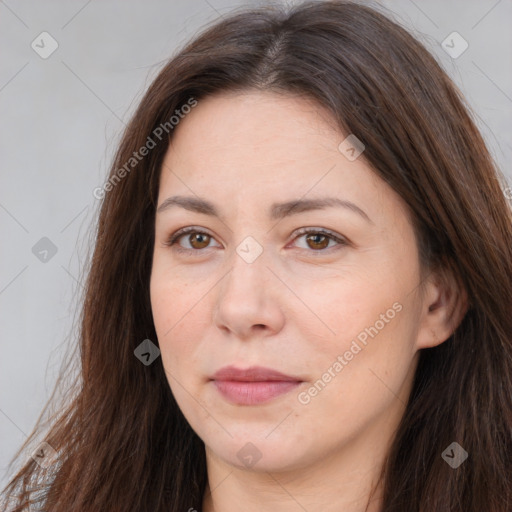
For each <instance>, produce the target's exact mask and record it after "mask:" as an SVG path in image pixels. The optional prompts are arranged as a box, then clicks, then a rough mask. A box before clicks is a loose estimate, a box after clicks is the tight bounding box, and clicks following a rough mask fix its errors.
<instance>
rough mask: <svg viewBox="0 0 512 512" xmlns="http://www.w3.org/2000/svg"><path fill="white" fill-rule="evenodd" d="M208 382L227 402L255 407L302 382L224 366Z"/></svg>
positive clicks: (273, 373) (262, 370)
mask: <svg viewBox="0 0 512 512" xmlns="http://www.w3.org/2000/svg"><path fill="white" fill-rule="evenodd" d="M211 382H212V383H213V384H214V386H215V387H216V389H217V390H218V391H219V393H220V394H221V395H222V396H223V397H224V398H225V399H226V400H228V401H229V402H231V403H233V404H236V405H257V404H261V403H265V402H269V401H271V400H273V399H275V398H277V397H278V396H281V395H283V394H285V393H288V392H289V391H291V390H292V389H295V388H296V387H297V386H299V385H300V384H301V383H302V382H303V381H302V380H301V379H300V378H298V377H295V376H291V375H286V374H284V373H281V372H278V371H276V370H273V369H271V368H264V367H261V366H252V367H250V368H247V369H240V368H235V367H234V366H226V367H224V368H222V369H221V370H219V371H217V372H216V373H215V374H214V375H213V377H212V378H211Z"/></svg>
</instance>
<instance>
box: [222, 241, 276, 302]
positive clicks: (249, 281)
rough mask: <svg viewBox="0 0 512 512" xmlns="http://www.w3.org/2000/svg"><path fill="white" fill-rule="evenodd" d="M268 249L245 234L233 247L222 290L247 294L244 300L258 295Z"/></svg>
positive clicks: (263, 280) (263, 276)
mask: <svg viewBox="0 0 512 512" xmlns="http://www.w3.org/2000/svg"><path fill="white" fill-rule="evenodd" d="M267 264H268V251H265V249H264V247H263V245H262V243H260V242H258V241H257V240H256V239H255V238H254V237H252V236H246V237H245V238H244V239H243V240H242V241H241V242H240V243H239V244H238V246H236V247H235V251H234V252H233V254H232V258H231V261H230V265H231V271H230V272H229V274H228V276H227V278H226V283H224V292H228V293H233V294H235V295H238V294H242V295H247V297H245V298H246V301H251V300H254V299H255V298H257V297H259V296H260V294H261V293H262V292H263V291H264V290H263V288H264V287H263V286H262V285H263V283H264V282H265V281H266V277H267V276H266V273H268V272H269V271H268V269H267V268H266V266H267Z"/></svg>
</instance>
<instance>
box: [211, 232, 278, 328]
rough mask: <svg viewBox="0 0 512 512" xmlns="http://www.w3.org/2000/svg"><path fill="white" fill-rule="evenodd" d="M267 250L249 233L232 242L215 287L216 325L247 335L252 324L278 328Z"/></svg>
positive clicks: (276, 305)
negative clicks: (227, 267)
mask: <svg viewBox="0 0 512 512" xmlns="http://www.w3.org/2000/svg"><path fill="white" fill-rule="evenodd" d="M268 264H269V254H268V253H267V251H265V250H264V248H263V245H262V244H260V243H259V242H258V241H257V240H256V239H254V238H253V237H246V238H244V239H243V240H242V242H240V244H239V245H238V246H236V248H235V251H233V254H232V255H231V258H230V262H229V265H230V270H229V272H228V274H227V275H226V277H225V279H223V282H222V283H221V286H220V287H219V292H218V294H217V296H216V304H215V312H216V314H215V316H216V318H215V321H216V323H217V326H218V327H221V328H224V329H226V328H227V329H229V330H230V331H232V332H234V333H236V335H237V336H239V337H247V336H249V334H250V332H251V328H252V327H253V326H255V325H257V326H260V327H261V326H262V325H263V326H265V327H268V328H270V330H272V331H275V330H279V325H280V324H281V323H282V321H283V315H282V311H281V310H280V306H279V304H278V303H277V301H276V300H275V297H274V296H273V294H272V292H271V289H270V288H269V286H268V279H269V277H271V276H272V273H271V272H270V271H269V270H268V268H267V265H268Z"/></svg>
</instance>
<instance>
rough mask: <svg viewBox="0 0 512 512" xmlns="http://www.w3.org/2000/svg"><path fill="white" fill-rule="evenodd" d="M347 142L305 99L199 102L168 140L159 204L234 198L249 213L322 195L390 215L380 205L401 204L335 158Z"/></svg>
mask: <svg viewBox="0 0 512 512" xmlns="http://www.w3.org/2000/svg"><path fill="white" fill-rule="evenodd" d="M347 135H348V134H343V133H342V132H341V131H340V130H339V129H338V128H337V127H336V124H335V121H334V119H333V118H332V116H330V114H329V113H328V112H327V111H326V110H325V109H324V108H323V107H322V106H321V105H319V104H318V103H316V102H315V101H313V100H310V99H307V98H304V97H298V96H287V95H282V94H276V93H271V92H259V91H258V92H256V91H250V92H243V93H222V94H217V95H214V96H210V97H207V98H205V99H201V100H198V105H197V106H196V107H195V108H194V109H193V110H192V111H191V112H190V113H189V114H187V115H186V116H184V117H183V119H181V120H180V122H179V124H178V126H177V127H176V128H175V131H174V132H173V138H172V140H171V143H170V145H169V149H168V151H167V154H166V156H165V159H164V163H163V166H162V173H161V182H160V200H159V203H161V202H162V198H164V197H167V196H169V195H172V194H187V195H190V194H191V193H192V195H198V196H201V197H212V195H213V196H214V199H216V200H217V199H218V201H219V202H220V203H223V202H226V201H231V200H232V198H233V197H235V196H236V197H237V198H238V200H239V201H241V204H246V205H249V204H251V203H252V202H258V203H259V204H262V203H271V202H275V201H286V200H290V199H293V198H295V199H298V198H299V197H304V196H306V197H308V198H314V197H315V196H317V197H318V196H325V195H327V193H328V195H330V196H332V195H335V196H339V197H341V198H344V199H349V200H351V201H354V202H358V201H359V202H363V203H365V204H367V205H368V207H369V208H370V209H373V211H374V215H378V214H379V210H382V209H385V208H388V209H389V206H392V207H393V204H391V205H389V204H387V205H386V204H384V203H386V201H387V202H388V203H389V202H390V201H391V203H392V202H393V201H395V202H397V201H398V202H399V201H400V199H399V197H398V196H397V195H396V194H394V192H393V191H392V189H390V188H389V187H388V186H387V184H385V182H383V181H382V180H381V179H380V178H379V177H378V176H377V175H376V174H375V172H374V171H373V170H372V169H371V167H370V166H369V165H368V163H367V162H366V161H365V160H364V159H363V158H362V157H359V158H357V159H356V160H353V161H351V160H349V159H347V158H346V157H345V156H344V155H343V154H342V153H341V152H340V150H339V145H340V143H341V142H342V141H344V140H345V138H346V137H347ZM394 207H395V208H396V207H400V205H398V204H395V205H394ZM265 208H266V204H265Z"/></svg>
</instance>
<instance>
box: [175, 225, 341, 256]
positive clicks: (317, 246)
mask: <svg viewBox="0 0 512 512" xmlns="http://www.w3.org/2000/svg"><path fill="white" fill-rule="evenodd" d="M295 234H296V237H295V239H298V238H305V240H306V244H307V245H308V247H306V248H310V249H313V251H316V252H322V251H324V249H326V248H332V246H331V247H329V244H330V243H331V242H334V245H335V246H336V245H341V246H345V245H348V244H347V241H346V240H345V239H344V238H343V237H341V236H338V235H336V234H335V233H332V232H331V231H327V230H325V229H302V230H300V231H298V232H297V233H295ZM185 235H190V236H189V237H188V238H186V240H187V242H188V243H189V244H190V246H191V247H183V246H182V245H180V244H178V247H175V249H176V250H177V251H179V252H196V253H197V252H200V250H201V249H205V248H208V246H209V245H210V241H211V240H214V238H213V236H212V235H210V234H209V233H206V232H204V231H200V230H198V229H197V228H193V227H190V228H184V229H180V230H179V231H177V232H175V233H173V234H172V235H171V236H170V237H169V239H168V240H167V241H166V242H165V245H166V246H169V247H170V246H174V245H175V244H176V242H178V241H179V240H180V239H181V238H183V237H184V236H185ZM295 239H294V240H295Z"/></svg>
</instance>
